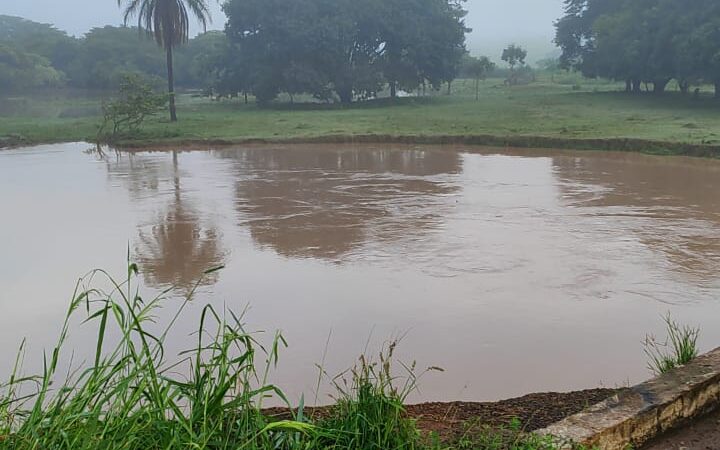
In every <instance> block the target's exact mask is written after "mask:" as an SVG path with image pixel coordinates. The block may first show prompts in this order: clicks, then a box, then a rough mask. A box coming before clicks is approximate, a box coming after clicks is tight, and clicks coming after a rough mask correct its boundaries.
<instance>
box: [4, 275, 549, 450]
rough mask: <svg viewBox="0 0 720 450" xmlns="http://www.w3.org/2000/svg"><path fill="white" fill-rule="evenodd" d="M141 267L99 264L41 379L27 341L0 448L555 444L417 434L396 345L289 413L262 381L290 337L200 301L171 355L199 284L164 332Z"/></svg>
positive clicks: (510, 432) (420, 449) (7, 394)
mask: <svg viewBox="0 0 720 450" xmlns="http://www.w3.org/2000/svg"><path fill="white" fill-rule="evenodd" d="M216 270H219V269H216ZM214 271H215V270H211V271H208V272H206V274H205V275H209V274H211V273H213V272H214ZM137 274H138V268H137V266H136V265H134V264H130V265H129V266H128V271H127V276H126V278H125V279H124V280H123V281H122V282H117V281H115V280H114V279H113V278H112V277H111V276H110V275H109V274H107V273H106V272H104V271H94V272H91V273H90V274H89V275H88V276H87V277H85V278H83V279H82V280H81V281H80V282H79V283H78V289H76V292H75V294H74V296H73V301H72V302H71V305H70V308H69V310H68V312H67V315H66V317H65V321H64V324H63V327H62V330H61V333H60V337H59V339H58V342H57V345H56V346H55V348H54V349H53V351H52V353H50V354H49V355H46V356H45V357H44V360H43V371H42V373H41V374H38V375H34V376H25V375H22V367H21V361H22V360H23V357H24V355H23V348H21V351H20V353H19V356H18V359H17V362H16V365H15V370H14V373H13V374H12V375H11V377H10V379H9V380H8V381H7V382H6V383H4V384H2V385H0V450H11V449H12V450H29V449H33V450H40V449H52V450H161V449H162V450H175V449H178V450H179V449H183V450H184V449H193V450H230V449H232V450H239V449H248V450H271V449H272V450H301V449H302V450H315V449H318V450H320V449H327V450H333V449H338V450H339V449H347V450H452V449H458V450H469V449H474V450H547V449H551V448H552V445H551V443H550V441H549V440H548V439H546V438H540V437H536V436H533V435H530V434H525V433H523V432H522V431H521V429H520V426H519V423H515V422H513V423H511V425H510V427H509V428H507V429H499V430H498V429H489V428H482V429H480V430H479V431H478V429H475V430H474V431H473V432H471V433H466V434H465V435H464V436H462V437H461V438H458V439H453V440H452V442H441V441H440V440H439V439H438V438H437V437H436V436H432V435H428V434H424V433H422V432H421V431H420V430H419V429H418V427H417V426H416V422H415V421H414V420H413V419H411V418H410V417H408V415H407V413H406V411H405V407H404V403H405V401H406V400H407V398H408V395H409V394H410V393H411V392H412V391H413V390H414V389H415V388H416V384H417V381H418V377H417V376H416V375H415V367H414V364H413V365H411V366H404V368H405V369H406V372H407V374H408V375H407V376H405V377H402V378H396V377H394V376H393V374H392V361H393V353H394V350H395V344H391V345H390V346H389V347H388V348H387V349H386V351H384V352H382V353H381V355H380V357H379V360H377V361H373V360H371V359H369V358H366V357H361V358H360V360H359V362H358V364H357V366H356V367H355V368H354V369H352V370H350V371H349V372H348V373H347V374H345V375H343V376H340V377H336V378H334V379H333V383H334V384H335V387H336V388H337V394H336V396H335V397H336V398H335V400H336V404H335V405H334V406H332V407H330V408H329V409H327V410H326V411H327V412H326V413H325V414H321V415H319V416H320V417H317V418H316V417H313V415H312V414H311V415H308V414H307V412H306V411H305V410H304V407H303V405H302V402H301V405H300V407H299V408H295V409H293V408H291V405H289V403H288V401H287V399H286V397H285V396H284V394H283V392H282V391H281V390H280V389H279V388H278V387H276V386H273V385H271V384H268V382H267V379H268V374H269V372H270V371H271V370H272V369H273V367H274V366H275V364H276V363H277V361H278V357H279V350H280V349H281V348H282V347H284V346H285V345H286V342H285V340H284V339H283V337H282V336H281V335H280V334H277V335H276V336H275V338H274V339H273V340H272V342H271V346H270V347H268V348H267V349H266V348H264V347H262V346H261V345H260V344H259V343H258V341H257V340H256V339H255V337H254V336H253V334H251V333H248V332H246V331H245V328H244V326H243V324H242V322H241V320H240V318H239V317H238V316H236V315H234V314H233V313H232V312H231V311H224V312H223V313H222V314H220V313H218V311H216V310H215V309H213V308H212V307H211V306H205V307H204V308H203V309H202V312H201V314H200V318H199V324H198V328H197V332H196V333H195V335H194V339H195V345H194V346H193V348H191V349H189V350H187V351H184V352H181V353H180V355H179V359H178V360H177V361H171V360H170V359H169V358H168V355H167V353H166V350H165V343H166V340H167V339H168V335H169V333H170V331H171V330H172V328H173V326H174V324H175V323H176V322H177V321H178V319H179V317H180V316H181V314H182V313H183V310H185V309H186V306H187V305H188V303H189V302H190V300H191V299H192V297H193V293H194V289H193V290H191V292H190V293H189V294H188V295H187V297H186V299H185V301H184V302H183V303H182V304H181V305H180V306H179V308H178V309H177V311H176V312H175V313H174V314H173V315H172V317H170V320H169V322H168V323H167V325H166V326H164V327H161V326H160V325H159V322H160V317H159V316H160V314H159V310H160V308H161V306H162V303H163V300H164V298H165V295H167V294H168V292H169V291H165V292H164V293H162V294H161V295H160V296H158V297H155V298H153V299H150V300H146V299H144V298H143V297H142V296H141V295H140V293H139V291H138V290H137V288H135V287H134V286H135V285H136V283H135V280H136V277H137ZM201 281H202V280H200V281H199V282H198V286H199V284H200V282H201ZM97 285H103V286H109V287H108V288H106V289H100V288H98V287H93V286H97ZM78 319H81V320H82V322H83V326H94V328H93V331H94V332H95V333H96V336H97V345H96V348H95V352H94V357H93V358H91V360H90V361H89V362H87V363H84V364H80V365H79V366H74V365H73V363H72V355H70V356H68V355H67V354H66V353H67V351H66V349H65V347H66V346H67V342H68V338H69V332H70V330H71V329H73V328H74V327H75V326H76V323H77V321H78ZM23 347H24V346H23ZM258 358H260V359H258ZM430 370H435V369H430ZM269 397H273V398H274V399H275V400H276V401H277V400H278V399H279V400H281V401H282V402H283V403H284V404H285V405H286V406H287V408H286V411H288V412H289V413H288V414H286V415H284V416H285V419H283V420H281V419H279V418H278V417H277V415H275V416H271V415H270V414H269V413H268V410H266V409H263V401H264V400H265V399H267V398H269Z"/></svg>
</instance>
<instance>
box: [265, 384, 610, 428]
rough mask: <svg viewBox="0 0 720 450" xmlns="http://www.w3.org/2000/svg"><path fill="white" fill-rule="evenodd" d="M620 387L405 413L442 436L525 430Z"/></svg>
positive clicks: (321, 410) (280, 414)
mask: <svg viewBox="0 0 720 450" xmlns="http://www.w3.org/2000/svg"><path fill="white" fill-rule="evenodd" d="M621 391H622V389H588V390H583V391H574V392H566V393H557V392H550V393H537V394H528V395H525V396H522V397H517V398H512V399H508V400H501V401H498V402H459V401H458V402H447V403H444V402H443V403H437V402H433V403H421V404H416V405H408V406H407V407H406V411H407V413H408V415H409V416H410V417H412V418H414V419H416V420H417V424H418V427H419V428H420V429H421V430H422V431H424V432H432V433H437V434H438V435H439V436H440V437H441V438H443V439H444V440H449V439H453V438H457V437H459V436H460V435H462V433H463V432H465V431H466V430H467V427H468V426H472V427H478V426H489V427H500V426H506V425H507V424H508V423H509V422H510V421H511V420H513V419H518V420H519V421H520V423H521V424H522V426H523V429H524V430H525V431H535V430H539V429H541V428H545V427H547V426H549V425H551V424H553V423H555V422H558V421H560V420H562V419H564V418H566V417H569V416H571V415H573V414H576V413H579V412H581V411H583V410H584V409H586V408H587V407H589V406H591V405H594V404H596V403H599V402H601V401H603V400H605V399H607V398H610V397H612V396H613V395H615V394H618V393H620V392H621ZM331 409H332V407H331V406H325V407H318V408H308V409H307V410H306V411H305V414H306V415H308V416H313V415H315V416H323V415H326V414H328V413H329V412H330V410H331ZM266 412H267V413H268V414H269V415H272V416H275V417H277V418H289V417H290V416H291V415H290V413H289V412H288V410H287V409H283V408H271V409H268V410H266Z"/></svg>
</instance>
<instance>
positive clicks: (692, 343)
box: [644, 313, 700, 375]
mask: <svg viewBox="0 0 720 450" xmlns="http://www.w3.org/2000/svg"><path fill="white" fill-rule="evenodd" d="M664 320H665V325H666V330H667V337H666V339H665V341H663V342H660V341H658V340H657V338H656V337H655V336H653V335H647V336H645V342H644V346H645V354H646V355H647V356H648V358H649V362H648V368H649V369H650V370H651V371H652V372H653V373H655V374H656V375H660V374H663V373H666V372H669V371H671V370H673V369H674V368H676V367H678V366H683V365H685V364H687V363H689V362H690V361H692V360H693V359H695V357H696V356H697V355H698V346H697V341H698V337H699V335H700V329H698V328H693V327H690V326H687V325H680V324H678V323H677V322H675V321H674V320H673V318H672V317H671V316H670V314H669V313H668V314H667V315H666V316H665V318H664Z"/></svg>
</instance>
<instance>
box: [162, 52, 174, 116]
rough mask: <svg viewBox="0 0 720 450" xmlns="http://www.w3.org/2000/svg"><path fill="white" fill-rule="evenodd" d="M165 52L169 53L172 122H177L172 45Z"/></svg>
mask: <svg viewBox="0 0 720 450" xmlns="http://www.w3.org/2000/svg"><path fill="white" fill-rule="evenodd" d="M165 51H166V53H167V78H168V79H167V81H168V95H169V96H170V121H171V122H177V111H176V109H175V72H174V70H173V49H172V45H168V47H167V49H166V50H165Z"/></svg>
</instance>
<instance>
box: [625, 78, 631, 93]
mask: <svg viewBox="0 0 720 450" xmlns="http://www.w3.org/2000/svg"><path fill="white" fill-rule="evenodd" d="M625 92H628V93H630V92H632V80H625Z"/></svg>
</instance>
